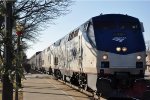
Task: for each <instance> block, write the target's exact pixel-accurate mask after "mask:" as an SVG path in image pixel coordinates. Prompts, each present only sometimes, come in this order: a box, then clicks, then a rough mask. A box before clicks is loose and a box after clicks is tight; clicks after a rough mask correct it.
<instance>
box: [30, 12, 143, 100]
mask: <svg viewBox="0 0 150 100" xmlns="http://www.w3.org/2000/svg"><path fill="white" fill-rule="evenodd" d="M143 31H144V28H143V24H142V23H141V22H140V21H139V20H138V19H137V18H135V17H132V16H129V15H122V14H104V15H99V16H96V17H92V18H91V19H89V20H88V21H87V22H85V23H84V24H82V25H81V26H79V27H78V28H76V29H75V30H73V31H71V32H70V33H69V34H67V35H66V36H64V37H63V38H61V39H59V40H58V41H56V42H55V43H53V44H52V45H50V46H49V47H47V48H46V49H44V50H43V51H41V52H37V53H36V54H35V55H34V56H33V57H31V59H30V64H31V65H32V68H34V69H38V70H42V71H44V72H46V73H47V72H49V73H50V74H51V73H52V74H53V75H54V76H55V77H56V78H59V79H63V80H64V81H69V82H70V83H72V84H75V85H78V86H80V87H81V88H84V89H90V90H93V91H96V92H97V94H99V93H100V94H102V95H104V96H106V97H110V96H112V95H115V94H116V93H117V91H119V95H121V96H126V97H130V96H133V97H137V98H139V97H141V95H142V92H138V91H142V89H143V90H144V89H145V86H143V85H142V86H140V88H138V87H139V82H140V81H138V80H140V79H143V78H144V73H145V67H146V61H145V58H146V47H145V42H144V38H143ZM137 89H140V90H137ZM117 94H118V93H117Z"/></svg>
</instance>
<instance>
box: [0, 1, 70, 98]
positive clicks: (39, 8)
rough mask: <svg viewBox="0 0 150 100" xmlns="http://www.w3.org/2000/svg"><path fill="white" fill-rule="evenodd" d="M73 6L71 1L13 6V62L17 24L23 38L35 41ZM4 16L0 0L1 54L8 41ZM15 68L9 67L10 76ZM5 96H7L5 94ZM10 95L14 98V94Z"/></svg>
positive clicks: (26, 2) (26, 3) (23, 2)
mask: <svg viewBox="0 0 150 100" xmlns="http://www.w3.org/2000/svg"><path fill="white" fill-rule="evenodd" d="M71 4H72V1H71V0H17V1H16V2H15V3H14V5H13V18H11V19H12V23H13V25H12V26H13V30H14V32H13V35H12V38H11V41H12V43H13V45H12V46H13V50H10V51H12V53H13V54H12V56H13V57H12V58H13V60H14V59H16V56H15V44H16V40H17V36H16V24H17V23H19V24H20V25H21V26H23V29H22V30H21V32H22V33H23V34H21V38H22V39H27V40H31V41H35V40H36V39H37V38H38V37H37V36H38V35H39V33H40V32H39V31H41V30H42V29H44V28H45V27H47V26H48V25H49V24H51V23H53V20H54V19H56V18H58V17H60V16H62V15H65V14H68V13H69V10H68V7H69V6H70V5H71ZM4 16H7V14H6V8H5V7H4V2H3V1H2V0H0V46H1V47H0V49H1V50H0V52H3V48H4V44H5V43H6V39H8V37H5V35H4V33H5V32H4V29H5V25H4ZM0 57H1V59H3V56H2V55H0ZM12 63H13V61H12ZM13 66H15V64H14V65H12V66H10V67H9V68H10V69H9V71H10V72H9V73H10V74H12V73H11V72H13V70H14V69H13ZM3 69H5V67H3ZM21 74H22V73H21ZM9 76H13V75H9ZM5 83H6V82H5ZM7 83H9V82H7ZM5 89H9V90H10V89H11V90H12V88H9V86H7V84H6V85H5ZM8 92H9V91H7V93H8ZM8 94H10V93H8ZM5 95H7V94H6V93H5ZM10 95H11V96H12V94H10ZM11 96H10V97H11ZM11 99H12V98H9V100H11Z"/></svg>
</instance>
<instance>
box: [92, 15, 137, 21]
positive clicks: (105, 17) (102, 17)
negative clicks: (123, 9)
mask: <svg viewBox="0 0 150 100" xmlns="http://www.w3.org/2000/svg"><path fill="white" fill-rule="evenodd" d="M91 19H92V20H93V21H95V20H114V21H117V20H119V19H124V20H129V19H130V20H132V21H138V18H136V17H132V16H129V15H123V14H104V15H103V14H101V15H99V16H95V17H92V18H91Z"/></svg>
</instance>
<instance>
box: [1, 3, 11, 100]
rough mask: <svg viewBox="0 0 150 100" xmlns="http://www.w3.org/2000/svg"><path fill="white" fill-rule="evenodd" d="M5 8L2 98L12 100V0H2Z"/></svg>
mask: <svg viewBox="0 0 150 100" xmlns="http://www.w3.org/2000/svg"><path fill="white" fill-rule="evenodd" d="M3 1H4V4H5V8H6V14H5V44H4V67H5V68H4V69H5V73H4V75H3V90H2V100H13V83H12V82H11V80H10V79H9V71H11V69H12V50H13V47H12V27H13V19H12V5H13V3H14V0H3Z"/></svg>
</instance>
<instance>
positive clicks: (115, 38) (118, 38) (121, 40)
mask: <svg viewBox="0 0 150 100" xmlns="http://www.w3.org/2000/svg"><path fill="white" fill-rule="evenodd" d="M125 39H127V38H126V37H114V38H113V39H112V40H114V41H117V42H120V43H121V42H123V41H124V40H125Z"/></svg>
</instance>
